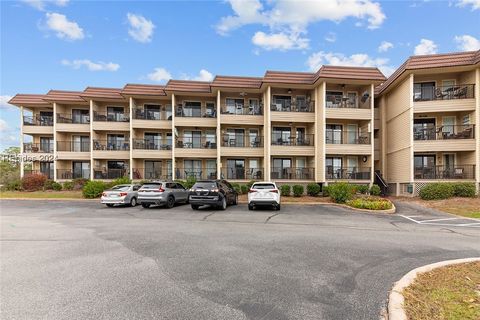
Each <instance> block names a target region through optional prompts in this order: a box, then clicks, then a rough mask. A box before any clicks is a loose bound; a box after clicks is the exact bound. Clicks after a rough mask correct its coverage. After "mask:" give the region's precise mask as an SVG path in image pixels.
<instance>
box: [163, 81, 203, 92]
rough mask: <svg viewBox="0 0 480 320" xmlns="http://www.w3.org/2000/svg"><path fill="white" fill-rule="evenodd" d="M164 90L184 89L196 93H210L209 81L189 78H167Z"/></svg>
mask: <svg viewBox="0 0 480 320" xmlns="http://www.w3.org/2000/svg"><path fill="white" fill-rule="evenodd" d="M165 90H166V91H185V92H197V93H210V92H211V90H210V82H206V81H191V80H169V81H168V83H167V85H166V86H165Z"/></svg>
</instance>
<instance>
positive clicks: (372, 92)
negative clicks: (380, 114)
mask: <svg viewBox="0 0 480 320" xmlns="http://www.w3.org/2000/svg"><path fill="white" fill-rule="evenodd" d="M374 96H375V86H374V85H373V83H372V84H371V85H370V111H371V116H372V117H371V119H370V126H369V127H370V132H369V134H370V144H371V146H372V151H371V153H370V157H371V158H370V162H371V164H370V165H371V169H370V186H372V185H373V183H374V181H375V139H374V132H375V101H374Z"/></svg>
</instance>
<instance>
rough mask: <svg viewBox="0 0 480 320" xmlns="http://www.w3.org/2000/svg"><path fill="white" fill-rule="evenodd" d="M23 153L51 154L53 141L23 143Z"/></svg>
mask: <svg viewBox="0 0 480 320" xmlns="http://www.w3.org/2000/svg"><path fill="white" fill-rule="evenodd" d="M23 152H25V153H53V140H52V141H50V142H47V143H24V144H23Z"/></svg>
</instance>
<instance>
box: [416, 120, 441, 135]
mask: <svg viewBox="0 0 480 320" xmlns="http://www.w3.org/2000/svg"><path fill="white" fill-rule="evenodd" d="M435 123H436V121H435V118H431V119H414V120H413V138H414V139H415V140H435V130H436V129H435V128H436V127H435Z"/></svg>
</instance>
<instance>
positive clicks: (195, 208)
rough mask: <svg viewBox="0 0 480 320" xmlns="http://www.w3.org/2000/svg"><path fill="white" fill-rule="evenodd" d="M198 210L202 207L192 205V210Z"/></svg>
mask: <svg viewBox="0 0 480 320" xmlns="http://www.w3.org/2000/svg"><path fill="white" fill-rule="evenodd" d="M198 208H200V206H199V205H198V204H192V209H193V210H198Z"/></svg>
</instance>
